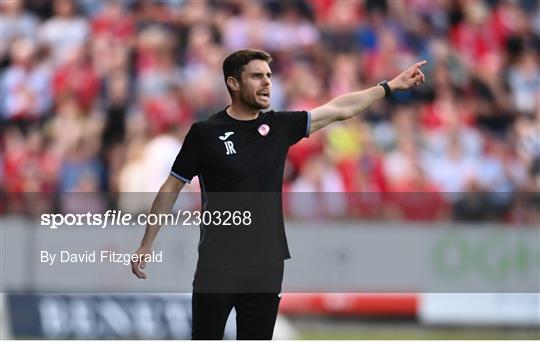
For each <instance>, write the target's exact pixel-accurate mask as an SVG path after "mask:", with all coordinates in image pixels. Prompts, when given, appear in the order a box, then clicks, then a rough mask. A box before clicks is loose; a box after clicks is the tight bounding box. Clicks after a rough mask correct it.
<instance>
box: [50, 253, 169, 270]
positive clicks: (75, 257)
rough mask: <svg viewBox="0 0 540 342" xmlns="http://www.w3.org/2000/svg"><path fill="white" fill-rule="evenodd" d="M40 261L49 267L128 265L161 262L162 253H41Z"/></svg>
mask: <svg viewBox="0 0 540 342" xmlns="http://www.w3.org/2000/svg"><path fill="white" fill-rule="evenodd" d="M40 261H41V262H42V263H46V264H48V265H49V266H53V265H54V264H55V263H56V262H60V263H80V264H90V263H112V264H116V263H119V264H124V265H129V264H130V263H131V262H132V261H133V262H138V261H144V262H145V263H152V262H162V261H163V251H159V252H155V251H152V252H151V253H149V254H131V253H118V252H114V251H84V252H83V253H74V252H70V251H65V250H62V251H59V252H49V251H41V253H40Z"/></svg>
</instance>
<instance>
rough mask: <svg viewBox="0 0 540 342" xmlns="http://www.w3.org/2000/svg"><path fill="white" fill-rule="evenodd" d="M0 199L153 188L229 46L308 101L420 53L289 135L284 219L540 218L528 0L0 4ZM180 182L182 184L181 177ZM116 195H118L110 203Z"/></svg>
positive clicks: (293, 102)
mask: <svg viewBox="0 0 540 342" xmlns="http://www.w3.org/2000/svg"><path fill="white" fill-rule="evenodd" d="M0 11H1V12H0V32H1V44H0V66H1V76H0V91H1V100H0V117H1V120H2V137H3V139H2V142H3V149H2V156H1V161H2V185H1V192H2V193H3V194H4V196H7V199H8V200H7V201H2V202H3V203H4V204H2V205H0V212H21V211H22V212H24V211H25V210H27V209H28V207H29V206H30V207H31V206H32V201H26V202H25V201H24V194H25V193H68V192H85V193H86V192H88V193H100V192H102V193H104V192H106V193H109V194H113V196H112V197H113V199H112V201H113V203H114V204H115V205H120V204H121V202H122V195H123V194H126V193H137V192H155V191H157V190H158V189H159V186H160V185H161V183H162V181H163V180H164V179H165V178H166V177H167V175H168V174H169V171H170V168H171V165H172V162H173V160H174V158H175V156H176V154H177V152H178V150H179V148H180V146H181V143H182V138H183V137H184V135H185V133H186V132H187V129H188V128H189V127H190V125H191V123H192V122H193V121H195V120H201V119H204V118H206V117H207V116H208V115H209V114H211V113H213V112H216V111H219V110H221V109H223V108H224V107H225V106H226V105H227V104H228V103H229V97H228V94H227V91H226V87H225V85H224V81H223V76H222V71H221V66H222V64H221V63H222V60H223V58H224V56H226V55H227V54H228V53H230V52H231V51H233V50H236V49H240V48H245V47H251V48H259V49H263V50H266V51H268V52H269V53H271V54H272V56H273V58H274V62H273V63H272V64H271V67H272V70H273V85H272V108H274V109H276V110H308V109H311V108H314V107H316V106H318V105H321V104H323V103H325V102H326V101H328V100H330V99H331V98H333V97H335V96H338V95H340V94H344V93H347V92H350V91H355V90H361V89H364V88H367V87H371V86H373V85H375V84H377V83H378V82H380V81H381V80H384V79H387V80H389V79H392V78H393V77H395V76H396V75H397V74H398V73H399V72H400V71H401V70H402V69H404V68H406V67H408V66H409V65H411V64H413V63H414V62H417V61H419V60H422V59H426V60H427V61H428V64H427V65H426V67H425V71H424V72H425V74H426V77H427V83H426V84H425V85H422V86H421V87H418V88H415V89H413V90H411V91H407V92H399V93H394V94H393V95H392V97H391V98H390V99H387V100H384V101H380V102H378V103H376V104H375V105H374V106H372V107H371V108H370V109H369V110H368V111H366V112H364V113H362V114H361V115H358V116H357V117H356V118H354V119H351V120H349V121H345V122H340V123H336V124H334V125H332V126H330V127H328V128H326V129H324V130H322V131H320V132H317V133H315V134H313V135H312V136H311V137H310V138H309V139H303V140H302V141H301V142H300V143H298V144H297V145H295V146H294V147H292V148H291V150H290V153H289V158H288V161H287V165H286V170H285V182H284V191H285V202H284V204H285V211H286V213H287V215H289V216H290V217H297V216H304V217H320V216H336V217H341V216H347V217H350V216H355V217H361V218H368V219H381V218H385V219H388V218H390V219H407V220H438V219H450V220H458V221H459V220H467V221H484V220H495V221H505V222H513V223H535V222H540V198H539V192H540V109H539V108H540V106H539V105H540V5H539V3H538V1H535V0H478V1H474V0H456V1H453V0H402V1H399V0H387V1H384V0H364V1H339V0H303V1H302V0H297V1H274V0H264V1H245V0H237V1H217V0H215V1H211V0H208V1H204V0H193V1H188V0H184V1H183V0H160V1H158V0H156V1H153V0H144V1H135V0H121V1H115V0H108V1H98V0H54V1H49V0H28V1H23V0H2V1H1V2H0ZM188 190H191V191H198V185H197V182H194V183H193V184H192V185H190V187H189V189H188ZM119 203H120V204H119Z"/></svg>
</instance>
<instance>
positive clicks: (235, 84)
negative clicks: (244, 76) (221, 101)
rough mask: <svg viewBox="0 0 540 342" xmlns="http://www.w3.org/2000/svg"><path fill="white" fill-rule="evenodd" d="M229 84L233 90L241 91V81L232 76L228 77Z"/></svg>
mask: <svg viewBox="0 0 540 342" xmlns="http://www.w3.org/2000/svg"><path fill="white" fill-rule="evenodd" d="M227 85H228V86H229V88H230V89H231V90H234V91H239V90H240V82H238V80H237V79H236V78H234V77H232V76H229V77H227Z"/></svg>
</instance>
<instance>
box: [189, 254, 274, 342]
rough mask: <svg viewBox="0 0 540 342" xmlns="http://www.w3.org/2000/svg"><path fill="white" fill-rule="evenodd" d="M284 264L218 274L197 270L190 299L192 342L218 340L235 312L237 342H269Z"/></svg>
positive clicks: (252, 267) (238, 269)
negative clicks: (262, 341) (264, 341)
mask: <svg viewBox="0 0 540 342" xmlns="http://www.w3.org/2000/svg"><path fill="white" fill-rule="evenodd" d="M282 280H283V261H280V262H278V263H271V264H266V265H258V266H250V267H244V268H236V269H232V270H227V271H226V272H225V271H223V272H218V271H201V270H197V272H196V274H195V280H194V282H193V284H194V291H193V299H192V310H193V316H192V317H193V318H192V339H194V340H221V339H223V333H224V330H225V324H226V323H227V318H228V317H229V314H230V312H231V310H232V308H233V307H234V308H235V310H236V338H237V339H238V340H270V339H272V335H273V332H274V325H275V323H276V317H277V313H278V308H279V302H280V299H281V295H280V292H281V282H282Z"/></svg>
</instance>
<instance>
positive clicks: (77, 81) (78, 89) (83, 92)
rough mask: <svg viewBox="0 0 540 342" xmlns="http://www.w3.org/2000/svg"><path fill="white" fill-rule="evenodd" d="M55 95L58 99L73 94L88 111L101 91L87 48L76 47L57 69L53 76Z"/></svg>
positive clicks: (82, 107)
mask: <svg viewBox="0 0 540 342" xmlns="http://www.w3.org/2000/svg"><path fill="white" fill-rule="evenodd" d="M53 88H54V95H55V97H56V98H57V99H58V98H60V97H64V96H73V97H74V98H75V99H76V100H77V102H78V103H79V106H80V107H81V109H82V110H83V111H85V112H88V111H90V110H91V109H92V106H93V105H94V104H95V103H94V102H95V100H96V98H97V95H98V92H99V79H98V77H97V75H96V73H95V71H94V68H93V66H92V64H91V62H90V60H89V56H88V51H87V49H86V48H84V47H82V46H80V47H76V48H75V47H74V48H73V49H71V50H70V52H69V55H68V56H65V61H64V63H63V64H61V65H60V66H59V67H58V69H57V70H56V72H55V74H54V78H53Z"/></svg>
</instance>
